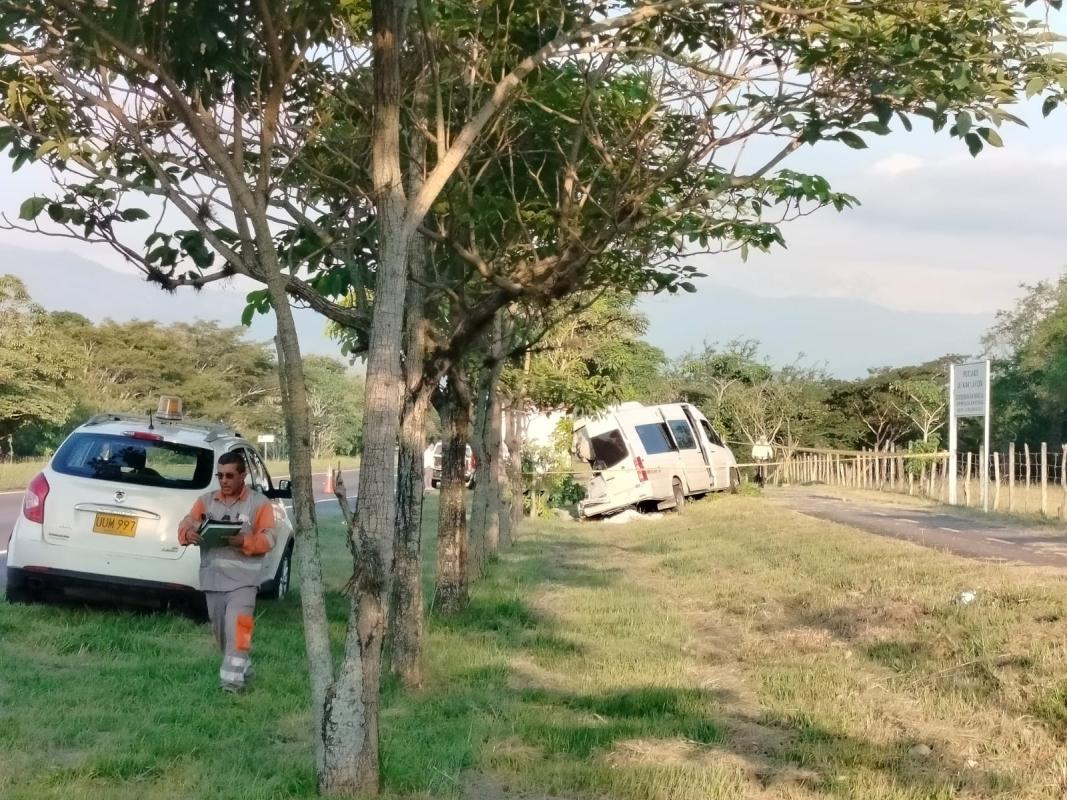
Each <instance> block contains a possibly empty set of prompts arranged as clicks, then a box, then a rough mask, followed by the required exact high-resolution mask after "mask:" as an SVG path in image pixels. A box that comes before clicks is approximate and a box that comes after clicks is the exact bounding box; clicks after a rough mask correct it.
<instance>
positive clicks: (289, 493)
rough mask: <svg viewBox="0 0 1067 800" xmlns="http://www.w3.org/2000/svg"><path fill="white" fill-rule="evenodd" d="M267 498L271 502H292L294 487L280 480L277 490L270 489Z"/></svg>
mask: <svg viewBox="0 0 1067 800" xmlns="http://www.w3.org/2000/svg"><path fill="white" fill-rule="evenodd" d="M267 497H268V498H270V499H271V500H292V499H293V485H292V484H291V483H290V482H289V481H287V480H280V481H278V488H277V489H269V490H268V491H267Z"/></svg>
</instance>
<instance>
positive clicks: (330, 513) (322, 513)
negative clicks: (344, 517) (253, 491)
mask: <svg viewBox="0 0 1067 800" xmlns="http://www.w3.org/2000/svg"><path fill="white" fill-rule="evenodd" d="M342 475H343V476H344V482H345V489H346V491H347V493H348V497H349V500H350V501H351V500H352V499H354V498H355V496H356V486H357V485H358V483H359V470H344V471H343V472H342ZM313 476H314V478H315V506H316V510H317V511H318V515H319V518H320V519H329V518H330V517H336V516H337V515H338V514H340V513H341V509H340V507H339V506H338V503H337V498H336V497H334V496H333V495H332V494H326V492H324V491H322V490H323V488H324V483H325V480H326V473H325V472H321V473H320V472H316V473H313ZM22 494H23V493H22V492H2V493H0V590H2V589H3V588H4V586H5V585H6V584H7V542H8V539H10V538H11V529H12V528H13V527H14V526H15V520H16V519H17V518H18V515H19V514H20V513H21V512H22ZM290 505H291V504H290ZM45 508H46V509H47V505H46V506H45Z"/></svg>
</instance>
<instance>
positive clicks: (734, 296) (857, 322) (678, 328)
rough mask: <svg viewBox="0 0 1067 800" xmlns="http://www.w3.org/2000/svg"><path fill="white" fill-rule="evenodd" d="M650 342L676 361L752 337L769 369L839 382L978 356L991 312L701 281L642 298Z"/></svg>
mask: <svg viewBox="0 0 1067 800" xmlns="http://www.w3.org/2000/svg"><path fill="white" fill-rule="evenodd" d="M640 308H641V310H642V311H643V312H644V313H645V314H647V315H648V318H649V323H650V325H649V331H648V335H647V337H646V338H647V339H648V340H649V341H650V342H651V343H652V344H654V345H656V346H657V347H660V348H662V349H663V350H664V351H665V352H666V353H667V355H668V356H671V357H676V356H680V355H682V354H684V353H685V352H687V351H689V350H696V349H699V348H701V347H702V346H703V344H704V342H708V343H709V344H711V343H715V342H718V343H719V344H725V343H726V342H728V341H730V340H731V339H736V338H744V339H757V340H759V342H760V344H761V349H762V352H763V353H764V354H765V355H766V356H767V357H768V358H769V359H770V361H771V362H772V363H773V364H776V365H784V364H790V363H793V362H794V361H795V360H796V358H797V356H798V355H800V354H803V356H804V362H805V363H807V364H822V365H824V366H825V367H826V369H827V371H829V372H830V374H832V375H835V376H837V377H840V378H855V377H862V376H864V375H866V374H867V369H868V368H870V367H884V366H902V365H905V364H918V363H921V362H923V361H929V360H931V359H934V358H937V357H939V356H943V355H945V354H947V353H959V354H974V353H977V352H978V348H979V342H980V340H981V338H982V335H983V334H984V333H985V332H986V330H988V329H989V327H990V325H991V324H992V322H993V315H992V314H929V313H922V312H912V311H895V310H893V309H890V308H885V307H884V306H879V305H875V304H874V303H868V302H864V301H861V300H853V299H848V298H829V297H759V296H757V295H754V294H751V293H748V292H744V291H741V290H739V289H734V288H731V287H726V286H721V285H716V284H714V283H712V282H711V281H701V283H700V284H698V291H697V292H696V293H695V294H684V295H674V296H656V297H651V298H647V299H645V300H643V301H642V302H641V303H640Z"/></svg>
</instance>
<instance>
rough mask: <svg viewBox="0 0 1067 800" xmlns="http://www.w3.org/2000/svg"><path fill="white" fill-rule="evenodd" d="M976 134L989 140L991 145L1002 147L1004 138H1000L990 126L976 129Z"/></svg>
mask: <svg viewBox="0 0 1067 800" xmlns="http://www.w3.org/2000/svg"><path fill="white" fill-rule="evenodd" d="M978 134H979V136H981V137H982V138H983V139H985V140H986V141H987V142H989V143H990V144H991V145H993V147H1003V146H1004V140H1003V139H1001V138H1000V134H999V133H997V132H996V131H995V130H993V129H992V128H979V129H978Z"/></svg>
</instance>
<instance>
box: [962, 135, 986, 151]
mask: <svg viewBox="0 0 1067 800" xmlns="http://www.w3.org/2000/svg"><path fill="white" fill-rule="evenodd" d="M964 138H965V139H966V141H967V149H968V150H970V151H971V155H972V156H976V155H978V154H979V153H981V152H982V140H981V138H980V137H979V136H978V134H977V133H968V134H967V135H966V136H965V137H964Z"/></svg>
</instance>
